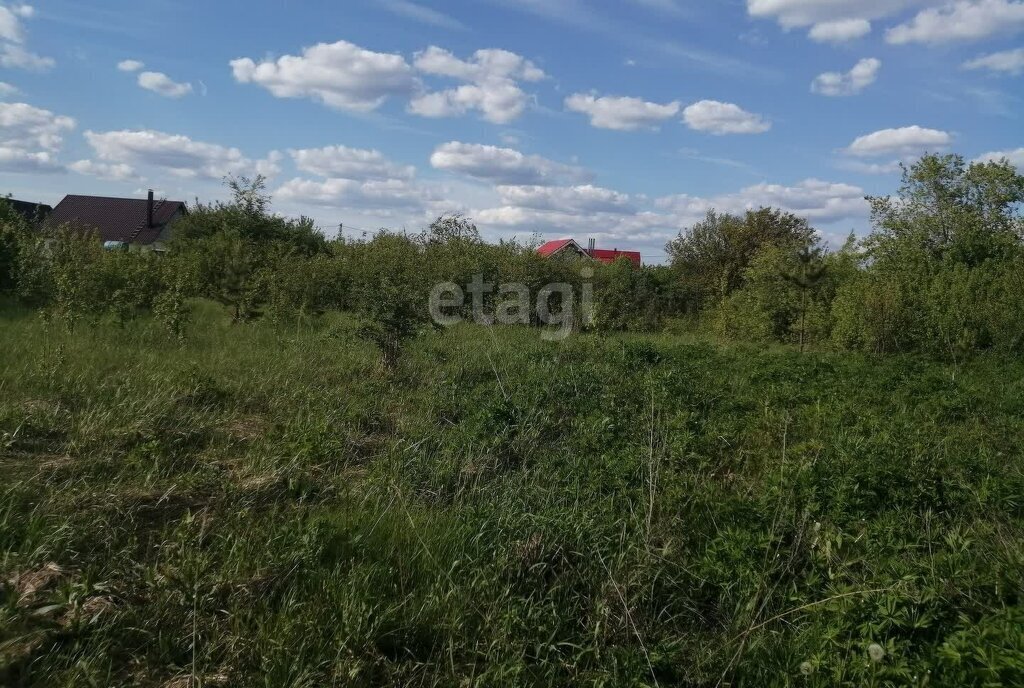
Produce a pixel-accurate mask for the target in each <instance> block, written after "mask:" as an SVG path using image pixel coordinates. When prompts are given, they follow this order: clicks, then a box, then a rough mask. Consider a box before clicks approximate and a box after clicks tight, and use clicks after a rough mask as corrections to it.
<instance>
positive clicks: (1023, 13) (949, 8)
mask: <svg viewBox="0 0 1024 688" xmlns="http://www.w3.org/2000/svg"><path fill="white" fill-rule="evenodd" d="M1022 29H1024V2H1014V1H1012V0H957V1H956V2H953V3H950V4H948V5H946V6H943V7H931V8H928V9H925V10H922V11H921V12H919V13H918V14H917V15H916V16H915V17H914V18H913V19H912V20H911V21H909V22H907V23H905V24H900V25H899V26H895V27H893V28H891V29H889V30H888V31H887V32H886V34H885V38H886V40H887V41H888V42H889V43H893V44H895V45H902V44H905V43H945V42H949V41H972V40H979V39H982V38H986V37H988V36H991V35H994V34H997V33H1012V32H1017V31H1020V30H1022Z"/></svg>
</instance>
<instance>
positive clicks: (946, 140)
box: [846, 124, 953, 158]
mask: <svg viewBox="0 0 1024 688" xmlns="http://www.w3.org/2000/svg"><path fill="white" fill-rule="evenodd" d="M952 140H953V136H952V135H951V134H949V133H948V132H945V131H939V130H938V129H925V128H923V127H920V126H917V125H916V124H915V125H914V126H911V127H900V128H898V129H882V130H880V131H876V132H873V133H871V134H865V135H864V136H860V137H858V138H856V139H855V140H854V141H853V143H851V144H850V145H849V147H847V149H846V152H847V153H849V154H850V155H853V156H856V157H862V158H869V157H880V156H883V155H898V156H903V157H910V156H917V155H920V154H922V153H925V152H927V151H935V150H940V149H942V148H945V147H946V146H948V145H949V144H950V143H951V142H952Z"/></svg>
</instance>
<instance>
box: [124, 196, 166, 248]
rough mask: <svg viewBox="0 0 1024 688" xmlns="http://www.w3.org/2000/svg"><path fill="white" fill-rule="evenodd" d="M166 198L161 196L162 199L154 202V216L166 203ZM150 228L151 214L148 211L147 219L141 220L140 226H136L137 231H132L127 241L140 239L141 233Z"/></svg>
mask: <svg viewBox="0 0 1024 688" xmlns="http://www.w3.org/2000/svg"><path fill="white" fill-rule="evenodd" d="M166 200H167V199H165V198H161V199H160V200H158V201H157V202H156V203H154V204H153V217H156V211H157V210H159V209H160V207H161V206H162V205H163V204H164V202H165V201H166ZM154 226H155V225H154ZM148 228H149V214H148V213H147V214H146V219H145V220H143V221H142V222H140V223H139V226H138V227H136V228H135V231H134V232H132V233H131V234H130V235H129V236H128V241H127V242H126V243H129V244H130V243H132V242H133V241H135V240H136V239H138V238H139V235H140V234H142V230H144V229H148Z"/></svg>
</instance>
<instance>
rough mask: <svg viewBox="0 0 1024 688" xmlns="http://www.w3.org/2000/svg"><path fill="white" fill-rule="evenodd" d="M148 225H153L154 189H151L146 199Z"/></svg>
mask: <svg viewBox="0 0 1024 688" xmlns="http://www.w3.org/2000/svg"><path fill="white" fill-rule="evenodd" d="M146 226H147V227H152V226H153V189H150V190H149V197H148V198H147V199H146Z"/></svg>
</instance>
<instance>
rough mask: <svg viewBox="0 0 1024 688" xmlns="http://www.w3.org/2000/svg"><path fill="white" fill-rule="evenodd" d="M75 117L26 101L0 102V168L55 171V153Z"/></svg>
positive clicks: (58, 166) (21, 170) (56, 163)
mask: <svg viewBox="0 0 1024 688" xmlns="http://www.w3.org/2000/svg"><path fill="white" fill-rule="evenodd" d="M74 128H75V120H73V119H71V118H70V117H64V116H62V115H55V114H54V113H52V112H50V111H49V110H43V109H40V108H37V107H33V106H32V105H29V104H27V103H0V168H2V169H5V170H8V171H13V172H57V171H60V170H62V169H63V167H62V166H61V165H60V163H59V162H58V161H57V158H56V153H58V152H59V151H60V148H61V146H62V145H63V143H64V134H65V133H66V132H68V131H71V130H72V129H74Z"/></svg>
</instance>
